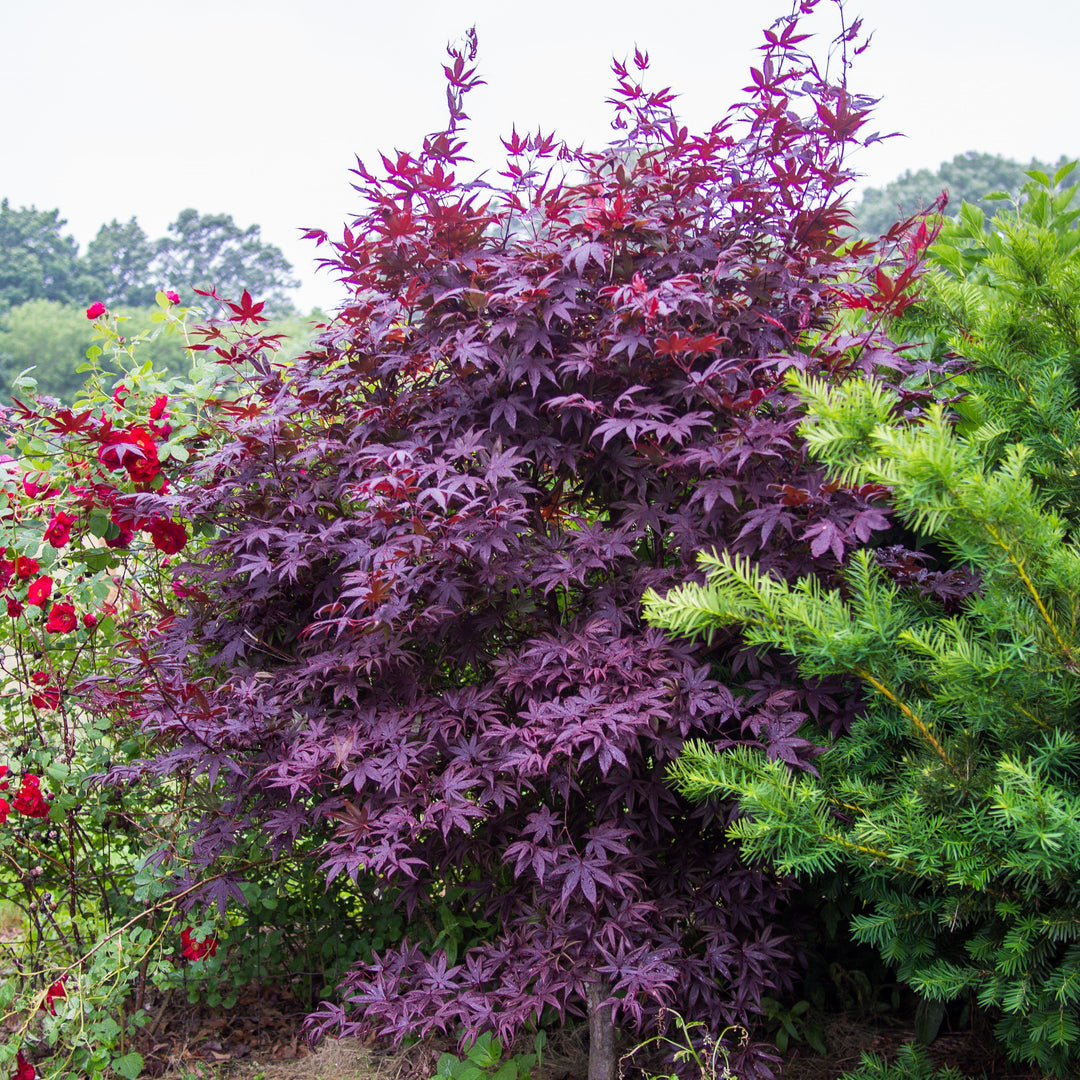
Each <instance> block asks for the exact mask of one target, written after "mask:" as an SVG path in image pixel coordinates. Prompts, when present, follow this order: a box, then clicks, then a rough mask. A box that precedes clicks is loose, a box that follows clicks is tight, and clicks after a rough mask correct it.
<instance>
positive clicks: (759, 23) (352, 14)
mask: <svg viewBox="0 0 1080 1080" xmlns="http://www.w3.org/2000/svg"><path fill="white" fill-rule="evenodd" d="M823 7H824V8H826V9H828V10H826V11H825V15H826V16H827V18H826V19H825V20H822V19H820V18H819V19H818V23H819V24H821V23H823V22H824V23H826V24H827V28H829V29H832V30H835V27H836V24H835V21H834V18H835V17H834V14H833V12H832V11H831V5H827V4H823ZM845 9H846V12H847V17H848V20H849V21H850V20H851V19H852V18H854V17H855V16H859V15H861V16H862V17H863V19H864V23H865V25H866V26H867V27H870V28H873V29H874V30H875V36H874V41H873V44H872V45H871V46H870V49H869V50H868V51H867V52H865V53H864V54H863V55H862V56H861V57H859V58H858V59H857V60H856V61H855V66H854V68H853V70H852V72H851V75H850V87H851V89H852V90H853V91H855V92H857V93H868V94H874V95H880V96H882V97H883V101H882V103H881V105H880V106H879V109H878V112H877V116H876V120H875V123H874V124H873V127H874V128H876V129H878V130H881V131H883V132H887V131H902V132H904V133H905V135H906V137H905V138H903V139H894V140H891V141H889V142H887V143H885V144H884V145H881V144H879V145H878V146H876V147H874V148H872V149H871V150H869V151H866V152H865V153H864V154H863V155H862V157H861V159H859V160H856V162H855V164H856V166H857V167H858V168H859V169H860V170H861V171H862V172H863V173H865V174H866V179H865V181H864V183H869V184H877V185H880V184H884V183H886V182H888V181H889V180H891V179H892V178H893V177H895V176H897V175H898V174H899V173H901V172H903V171H904V170H905V169H908V168H911V169H918V168H922V167H924V166H928V167H936V166H937V165H938V164H940V163H941V162H942V161H944V160H947V159H949V158H951V157H953V156H954V155H955V154H958V153H961V152H963V151H966V150H978V151H985V152H989V153H997V154H1004V155H1007V156H1009V157H1014V158H1017V159H1020V160H1025V161H1026V160H1029V159H1030V158H1031V157H1032V156H1035V157H1040V158H1043V159H1047V160H1054V159H1056V158H1057V157H1058V156H1059V155H1061V154H1070V155H1073V154H1076V155H1080V132H1078V131H1077V118H1078V117H1080V74H1078V71H1077V42H1078V41H1080V16H1078V14H1077V11H1078V10H1080V9H1078V8H1077V7H1076V6H1075V5H1073V4H1072V3H1068V2H1067V0H1024V3H1014V2H1005V0H979V2H978V3H976V2H975V0H847V2H846V4H845ZM789 10H790V3H789V0H666V2H657V0H653V2H651V3H645V2H644V0H260V2H259V3H257V4H256V3H254V2H243V0H173V2H172V3H154V2H151V0H96V2H95V3H92V4H88V3H86V2H85V0H0V27H2V30H3V38H4V44H5V49H4V58H3V63H2V65H0V115H2V116H3V148H2V150H0V196H6V197H7V198H9V199H10V200H11V202H12V203H13V204H14V205H15V206H22V205H27V206H28V205H36V206H37V207H38V208H43V209H52V208H53V207H59V209H60V211H61V214H62V216H64V217H66V218H67V220H68V223H69V229H70V231H71V232H72V233H73V234H74V235H75V236H76V238H77V239H78V240H79V241H80V243H81V244H82V245H83V246H85V244H86V243H87V242H88V241H89V240H90V239H91V238H92V237H93V235H94V234H95V233H96V231H97V229H98V227H99V226H100V225H101V224H102V223H103V222H105V221H108V220H110V219H112V218H114V217H115V218H118V219H120V220H121V221H124V220H127V219H128V218H130V217H131V216H132V215H134V216H136V217H137V218H138V220H139V222H140V224H141V225H142V226H143V228H144V229H145V230H146V232H147V233H148V234H149V235H150V236H151V237H152V238H153V237H157V236H160V235H162V234H163V233H164V231H165V229H166V226H167V225H168V223H169V222H170V221H171V220H172V219H173V218H175V216H176V214H177V212H178V211H179V210H181V209H183V208H184V207H187V206H193V207H195V208H196V209H198V210H199V211H200V212H202V213H219V212H226V213H230V214H232V215H233V217H234V218H235V219H236V221H237V223H238V224H240V225H243V226H246V225H249V224H252V223H257V224H259V225H260V226H261V227H262V233H263V236H264V238H265V239H267V240H269V241H271V242H273V243H276V244H278V245H279V246H280V247H281V248H282V249H283V250H284V251H285V253H286V254H287V256H288V257H289V258H290V260H291V261H292V262H293V264H294V267H295V270H296V273H297V276H298V277H300V278H302V279H303V280H304V282H305V285H304V288H303V290H302V292H301V294H300V297H299V301H300V303H301V305H302V306H304V307H307V306H310V305H311V304H314V303H322V304H323V305H332V304H333V303H334V302H335V301H336V300H337V299H339V298H340V297H339V296H338V293H337V290H336V287H335V286H334V285H333V283H332V282H331V281H330V280H329V279H328V278H326V277H325V276H321V277H318V278H317V277H316V276H315V274H314V272H313V270H312V268H311V267H312V260H313V257H314V248H313V246H312V245H311V244H310V243H307V242H302V241H299V240H298V239H297V237H298V236H299V232H298V229H300V228H302V227H312V226H318V227H322V228H327V229H329V230H330V231H332V232H333V231H336V230H337V229H338V227H339V226H340V223H341V222H342V221H344V220H345V218H346V217H347V216H348V215H349V214H350V212H352V211H353V210H354V209H355V208H356V206H357V202H356V197H355V195H354V193H353V192H352V191H351V189H350V187H349V179H350V178H349V174H348V169H349V168H350V167H351V166H352V164H353V163H354V158H355V155H357V154H359V155H360V156H361V157H362V158H364V159H365V160H372V161H375V160H377V159H376V152H377V150H379V149H392V148H401V149H413V148H415V147H416V146H417V145H418V143H419V140H420V138H421V137H422V136H423V135H424V134H425V133H426V132H429V131H432V130H435V129H437V128H439V127H440V126H441V125H442V123H443V122H444V119H445V110H446V106H445V97H444V84H443V77H442V70H441V64H442V61H443V60H444V59H445V46H446V43H447V41H448V40H450V39H456V38H459V37H460V36H461V34H462V32H463V31H464V30H465V29H466V28H467V27H468V26H470V25H472V24H474V23H475V25H476V27H477V31H478V33H479V38H480V56H479V67H480V71H481V73H482V75H483V76H484V77H485V78H486V79H487V86H485V87H481V88H479V89H477V90H476V91H474V92H473V94H472V95H471V96H470V98H469V110H468V111H469V113H470V116H471V117H472V120H473V123H472V124H471V125H470V129H469V135H470V143H471V145H472V147H473V156H474V157H475V158H476V160H477V162H478V163H479V164H482V165H485V166H495V165H497V164H498V163H499V158H498V154H499V153H500V151H501V148H500V146H499V143H498V136H499V135H500V134H505V133H507V132H509V130H510V126H511V123H512V122H515V121H516V123H517V126H518V130H519V131H526V130H530V129H535V127H536V126H537V125H538V124H540V125H542V126H543V128H544V130H545V132H546V131H548V130H549V129H551V128H554V130H555V132H556V134H557V135H559V136H561V137H563V138H565V139H567V140H568V141H570V142H573V143H575V144H577V143H579V142H585V143H586V144H592V145H597V144H602V143H603V142H605V141H606V140H607V138H608V135H609V128H608V121H609V119H610V109H609V106H607V105H605V104H604V99H605V98H606V97H607V92H608V89H609V87H610V84H611V73H610V70H609V65H610V60H611V57H612V56H613V55H614V56H618V57H620V58H623V57H625V56H626V55H627V54H628V53H632V51H633V48H634V45H635V44H637V45H639V46H641V47H642V48H643V49H647V50H648V51H649V53H650V55H651V58H652V61H653V63H652V79H653V84H654V85H656V86H664V85H670V86H672V88H673V89H675V90H677V91H679V92H680V94H681V98H680V102H679V111H680V112H681V115H682V117H683V119H684V121H686V122H688V123H689V124H690V125H691V126H692V127H697V128H701V127H705V126H707V125H708V124H709V123H711V122H712V121H713V120H714V119H716V118H717V117H718V116H719V115H720V114H721V113H722V112H723V111H724V110H725V109H726V107H727V106H728V104H729V103H730V102H731V101H732V100H734V99H735V98H736V96H737V94H738V88H739V87H741V86H743V85H744V84H745V83H746V82H747V70H748V68H749V66H750V64H751V63H752V62H754V57H755V49H756V47H757V46H758V45H759V44H760V43H761V40H762V38H761V30H762V28H763V27H764V26H767V25H768V24H769V23H771V22H772V20H773V19H774V18H775V17H776V16H777V15H780V14H784V13H786V12H787V11H789Z"/></svg>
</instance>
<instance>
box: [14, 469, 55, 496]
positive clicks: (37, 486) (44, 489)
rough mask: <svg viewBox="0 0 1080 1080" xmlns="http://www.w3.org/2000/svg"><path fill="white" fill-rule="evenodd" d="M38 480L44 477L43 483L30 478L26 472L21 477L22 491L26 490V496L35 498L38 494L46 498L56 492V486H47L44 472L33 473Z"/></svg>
mask: <svg viewBox="0 0 1080 1080" xmlns="http://www.w3.org/2000/svg"><path fill="white" fill-rule="evenodd" d="M33 475H34V476H36V477H38V478H39V480H41V479H44V480H45V483H39V480H31V479H30V476H31V474H30V473H27V474H26V475H25V476H24V477H23V479H22V486H23V491H25V492H26V495H27V498H30V499H36V498H37V497H38V496H39V495H40V496H41V497H42V498H44V499H47V498H49V497H50V496H52V495H55V494H57V489H56V488H51V487H49V484H48V477H46V476H45V474H44V473H33Z"/></svg>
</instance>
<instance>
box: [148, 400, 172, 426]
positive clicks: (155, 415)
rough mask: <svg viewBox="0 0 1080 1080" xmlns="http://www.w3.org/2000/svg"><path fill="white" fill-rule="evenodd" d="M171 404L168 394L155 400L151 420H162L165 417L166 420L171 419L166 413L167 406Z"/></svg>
mask: <svg viewBox="0 0 1080 1080" xmlns="http://www.w3.org/2000/svg"><path fill="white" fill-rule="evenodd" d="M168 403H169V396H168V394H161V395H159V396H158V397H156V398H154V404H153V405H151V406H150V419H151V420H160V419H161V418H162V417H163V416H164V417H165V419H166V420H168V418H169V414H168V413H167V412H166V411H165V406H166V405H168Z"/></svg>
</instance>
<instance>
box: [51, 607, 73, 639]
mask: <svg viewBox="0 0 1080 1080" xmlns="http://www.w3.org/2000/svg"><path fill="white" fill-rule="evenodd" d="M45 629H46V630H48V631H49V633H50V634H67V633H69V632H70V631H72V630H74V629H75V607H74V605H72V604H67V603H64V604H53V606H52V610H51V611H50V612H49V621H48V623H47V624H46V626H45Z"/></svg>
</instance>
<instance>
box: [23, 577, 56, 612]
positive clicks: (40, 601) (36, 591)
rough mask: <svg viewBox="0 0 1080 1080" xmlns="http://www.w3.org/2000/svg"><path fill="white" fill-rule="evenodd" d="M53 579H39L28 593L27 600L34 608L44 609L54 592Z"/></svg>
mask: <svg viewBox="0 0 1080 1080" xmlns="http://www.w3.org/2000/svg"><path fill="white" fill-rule="evenodd" d="M52 587H53V579H52V578H51V577H39V578H38V579H37V581H35V582H34V583H33V584H32V585H31V586H30V588H29V589H27V591H26V599H27V600H29V601H30V603H31V604H33V605H34V607H44V606H45V602H46V601H47V600H48V599H49V594H50V593H51V592H52Z"/></svg>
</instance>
